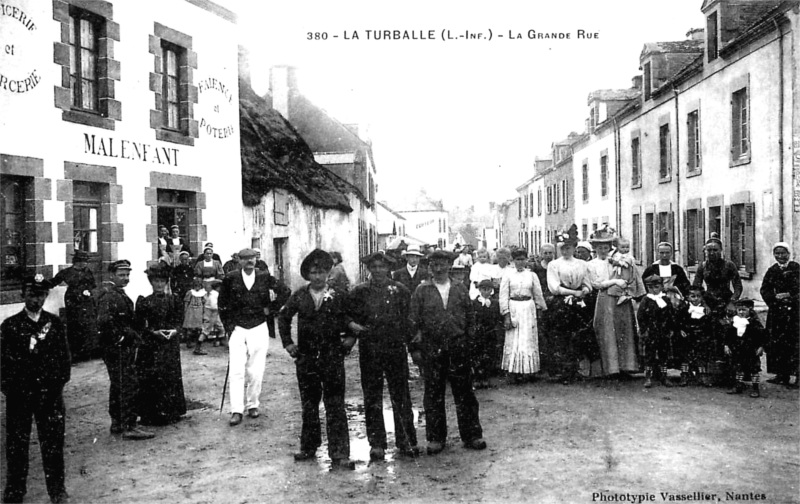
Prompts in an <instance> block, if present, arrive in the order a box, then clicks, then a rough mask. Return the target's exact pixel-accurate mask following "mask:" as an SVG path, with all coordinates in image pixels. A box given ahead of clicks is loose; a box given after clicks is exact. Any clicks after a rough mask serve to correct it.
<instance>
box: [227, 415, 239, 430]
mask: <svg viewBox="0 0 800 504" xmlns="http://www.w3.org/2000/svg"><path fill="white" fill-rule="evenodd" d="M240 423H242V414H241V413H231V419H230V421H229V422H228V424H230V426H231V427H233V426H236V425H239V424H240Z"/></svg>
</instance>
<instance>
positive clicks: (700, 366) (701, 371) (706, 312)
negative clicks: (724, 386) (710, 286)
mask: <svg viewBox="0 0 800 504" xmlns="http://www.w3.org/2000/svg"><path fill="white" fill-rule="evenodd" d="M704 291H705V289H703V287H702V286H701V285H691V286H689V287H688V295H687V296H686V303H685V304H683V305H682V306H681V308H680V311H679V312H678V328H679V330H680V334H681V337H680V339H679V341H680V345H679V346H680V354H681V383H680V385H681V387H685V386H686V385H687V384H688V380H689V375H690V373H691V371H692V370H696V371H697V374H698V378H699V379H700V383H701V384H702V385H705V386H706V387H710V386H711V381H710V379H709V368H710V365H711V361H712V360H713V358H714V355H716V352H715V351H714V348H715V346H716V343H715V341H714V327H713V321H712V320H711V308H709V307H708V305H707V304H706V302H705V300H704V299H703V293H704Z"/></svg>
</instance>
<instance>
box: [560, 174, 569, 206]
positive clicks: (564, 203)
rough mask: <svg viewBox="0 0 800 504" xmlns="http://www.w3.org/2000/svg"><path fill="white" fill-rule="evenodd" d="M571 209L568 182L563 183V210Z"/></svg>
mask: <svg viewBox="0 0 800 504" xmlns="http://www.w3.org/2000/svg"><path fill="white" fill-rule="evenodd" d="M568 207H569V198H568V197H567V180H566V179H564V180H562V181H561V208H563V209H564V210H566V209H567V208H568Z"/></svg>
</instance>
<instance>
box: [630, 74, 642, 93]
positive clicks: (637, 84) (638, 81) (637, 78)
mask: <svg viewBox="0 0 800 504" xmlns="http://www.w3.org/2000/svg"><path fill="white" fill-rule="evenodd" d="M631 88H633V89H638V90H639V91H641V90H642V76H641V75H634V76H633V78H632V79H631Z"/></svg>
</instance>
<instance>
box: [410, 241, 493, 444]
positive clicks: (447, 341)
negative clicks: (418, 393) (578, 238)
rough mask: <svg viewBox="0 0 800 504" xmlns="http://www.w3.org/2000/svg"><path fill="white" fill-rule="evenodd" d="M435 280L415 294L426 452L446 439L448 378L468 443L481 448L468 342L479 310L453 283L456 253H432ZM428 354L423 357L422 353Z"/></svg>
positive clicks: (413, 310) (415, 350)
mask: <svg viewBox="0 0 800 504" xmlns="http://www.w3.org/2000/svg"><path fill="white" fill-rule="evenodd" d="M429 261H430V262H429V265H430V269H431V271H432V273H433V278H432V280H431V281H430V282H427V283H424V284H421V285H420V286H419V287H417V290H416V291H414V295H413V296H412V297H411V311H410V314H409V318H410V319H411V323H412V331H413V333H414V338H413V339H412V356H413V354H417V355H416V356H415V357H414V360H415V362H419V361H422V360H423V358H424V362H425V376H424V379H425V395H424V400H423V402H424V406H425V418H426V425H425V430H426V437H427V439H428V448H427V451H428V454H429V455H434V454H437V453H440V452H441V451H442V450H444V448H445V442H446V440H447V416H446V414H445V403H444V401H445V391H446V387H447V382H448V381H449V382H450V388H451V390H452V392H453V397H454V398H455V402H456V404H457V405H458V407H457V408H456V418H457V419H458V431H459V434H460V436H461V440H462V441H463V443H464V446H465V447H466V448H468V449H472V450H483V449H485V448H486V441H484V440H483V429H482V428H481V423H480V419H479V418H478V408H479V407H478V400H477V399H476V398H475V393H474V392H473V390H472V366H471V362H470V346H471V344H472V337H473V334H474V330H475V327H474V324H475V311H474V309H473V307H472V301H470V299H469V292H468V291H467V288H466V287H465V286H463V285H461V284H456V283H453V282H451V281H450V278H449V276H448V274H449V272H450V266H451V265H452V264H453V254H451V253H450V252H447V251H444V250H437V251H435V252H433V253H432V254H431V255H430V257H429ZM423 356H424V357H423Z"/></svg>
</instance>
